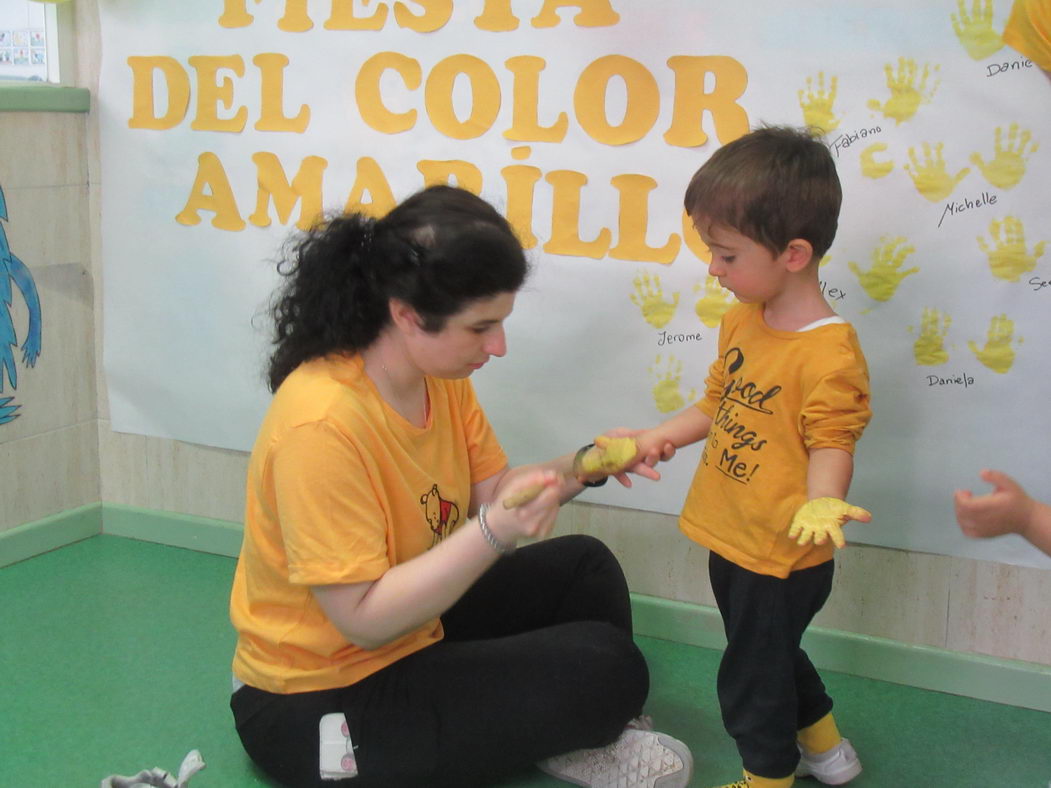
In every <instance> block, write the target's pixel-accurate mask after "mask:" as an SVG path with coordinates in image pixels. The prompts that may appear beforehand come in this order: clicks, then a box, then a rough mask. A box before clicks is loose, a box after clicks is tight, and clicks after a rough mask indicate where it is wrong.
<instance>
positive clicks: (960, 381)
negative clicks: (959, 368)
mask: <svg viewBox="0 0 1051 788" xmlns="http://www.w3.org/2000/svg"><path fill="white" fill-rule="evenodd" d="M973 385H974V378H973V377H971V376H970V375H968V374H967V373H966V372H963V373H961V374H959V375H946V376H945V377H942V376H940V375H928V376H927V387H928V388H930V387H931V386H963V387H964V388H965V389H966V388H970V387H971V386H973Z"/></svg>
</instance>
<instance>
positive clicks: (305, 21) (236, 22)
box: [219, 0, 336, 33]
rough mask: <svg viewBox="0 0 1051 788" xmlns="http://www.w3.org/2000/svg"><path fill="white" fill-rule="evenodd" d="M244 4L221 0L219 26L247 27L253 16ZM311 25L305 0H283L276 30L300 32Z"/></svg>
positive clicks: (236, 1)
mask: <svg viewBox="0 0 1051 788" xmlns="http://www.w3.org/2000/svg"><path fill="white" fill-rule="evenodd" d="M255 1H256V3H259V2H260V0H255ZM333 2H336V0H333ZM246 6H247V0H223V15H222V16H220V17H219V27H226V28H233V27H248V26H249V25H250V24H252V21H253V20H254V19H255V17H254V16H252V15H251V14H250V13H248V9H247V8H246ZM313 26H314V23H313V22H311V21H310V16H309V15H308V14H307V0H285V15H284V16H283V17H281V18H280V19H279V20H278V21H277V28H278V30H284V31H285V32H286V33H302V32H304V31H306V30H309V29H310V28H312V27H313Z"/></svg>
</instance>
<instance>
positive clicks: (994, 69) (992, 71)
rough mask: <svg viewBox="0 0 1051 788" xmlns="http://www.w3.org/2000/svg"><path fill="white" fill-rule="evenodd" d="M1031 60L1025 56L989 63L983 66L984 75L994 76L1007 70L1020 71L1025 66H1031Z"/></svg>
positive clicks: (987, 76)
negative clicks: (1003, 61)
mask: <svg viewBox="0 0 1051 788" xmlns="http://www.w3.org/2000/svg"><path fill="white" fill-rule="evenodd" d="M1032 67H1033V61H1032V60H1030V59H1029V58H1027V57H1022V58H1019V59H1018V60H1008V61H1007V62H1005V63H990V64H989V65H987V66H986V67H985V76H986V78H987V79H988V78H989V77H995V76H996V75H997V74H1005V73H1007V72H1008V71H1022V70H1023V69H1026V68H1032Z"/></svg>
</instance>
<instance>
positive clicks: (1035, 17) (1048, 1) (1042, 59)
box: [1003, 0, 1051, 71]
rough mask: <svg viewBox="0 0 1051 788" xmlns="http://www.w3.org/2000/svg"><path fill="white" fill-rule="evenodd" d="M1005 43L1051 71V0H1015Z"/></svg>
mask: <svg viewBox="0 0 1051 788" xmlns="http://www.w3.org/2000/svg"><path fill="white" fill-rule="evenodd" d="M1003 39H1004V43H1005V44H1007V45H1008V46H1009V47H1011V48H1012V49H1016V50H1017V51H1019V52H1021V53H1022V54H1023V55H1025V56H1026V57H1027V58H1029V59H1030V60H1032V61H1033V62H1034V63H1036V64H1037V65H1038V66H1040V68H1042V69H1044V71H1051V0H1015V4H1014V5H1013V6H1012V7H1011V15H1010V16H1009V17H1008V19H1007V25H1006V26H1005V27H1004V34H1003Z"/></svg>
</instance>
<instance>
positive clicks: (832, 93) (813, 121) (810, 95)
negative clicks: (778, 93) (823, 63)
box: [799, 71, 839, 134]
mask: <svg viewBox="0 0 1051 788" xmlns="http://www.w3.org/2000/svg"><path fill="white" fill-rule="evenodd" d="M838 81H839V77H837V76H835V75H833V77H832V81H831V83H830V84H829V88H828V91H827V92H826V91H825V72H824V71H819V72H818V73H817V92H814V81H813V79H811V78H810V77H807V78H806V91H805V92H804V91H802V90H800V91H799V107H800V109H802V110H803V121H804V123H806V125H807V126H813V127H814V128H817V129H821V131H822V133H824V134H827V133H828V132H830V131H832V129H835V128H837V127H838V126H839V118H837V117H835V116H834V115H833V114H832V105H833V104H835V103H836V83H837V82H838Z"/></svg>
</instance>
